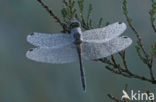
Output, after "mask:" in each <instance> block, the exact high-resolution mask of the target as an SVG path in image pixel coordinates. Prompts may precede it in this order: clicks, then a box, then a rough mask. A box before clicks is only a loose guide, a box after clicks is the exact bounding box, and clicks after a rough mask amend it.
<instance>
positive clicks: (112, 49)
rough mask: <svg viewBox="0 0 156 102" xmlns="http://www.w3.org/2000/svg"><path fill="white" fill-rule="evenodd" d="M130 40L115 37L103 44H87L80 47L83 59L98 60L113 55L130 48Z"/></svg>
mask: <svg viewBox="0 0 156 102" xmlns="http://www.w3.org/2000/svg"><path fill="white" fill-rule="evenodd" d="M131 43H132V40H131V39H130V38H128V37H117V38H115V39H112V40H110V41H108V42H105V43H88V42H84V43H83V45H82V55H83V57H84V59H87V60H88V59H99V58H104V57H107V56H110V55H112V54H115V53H117V52H119V51H122V50H124V49H125V48H127V47H128V46H130V45H131Z"/></svg>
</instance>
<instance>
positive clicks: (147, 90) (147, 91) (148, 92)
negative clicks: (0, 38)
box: [146, 89, 154, 102]
mask: <svg viewBox="0 0 156 102" xmlns="http://www.w3.org/2000/svg"><path fill="white" fill-rule="evenodd" d="M146 93H147V94H148V97H150V91H149V89H146ZM151 102H154V100H151Z"/></svg>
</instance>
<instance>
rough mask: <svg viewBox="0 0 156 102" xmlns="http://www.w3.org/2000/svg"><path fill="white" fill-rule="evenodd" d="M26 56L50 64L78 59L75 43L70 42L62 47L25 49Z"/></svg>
mask: <svg viewBox="0 0 156 102" xmlns="http://www.w3.org/2000/svg"><path fill="white" fill-rule="evenodd" d="M26 56H27V58H29V59H31V60H34V61H37V62H45V63H52V64H63V63H70V62H75V61H78V55H77V51H76V48H75V45H73V44H71V45H68V46H65V47H62V48H47V47H45V48H40V47H38V48H33V49H30V50H29V51H27V53H26Z"/></svg>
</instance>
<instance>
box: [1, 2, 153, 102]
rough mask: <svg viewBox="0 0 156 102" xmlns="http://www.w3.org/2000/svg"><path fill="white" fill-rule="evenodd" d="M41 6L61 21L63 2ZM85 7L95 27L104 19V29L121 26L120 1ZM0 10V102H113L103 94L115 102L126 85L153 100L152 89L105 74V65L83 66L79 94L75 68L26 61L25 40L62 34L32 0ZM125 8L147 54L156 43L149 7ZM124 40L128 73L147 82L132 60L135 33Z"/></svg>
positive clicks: (144, 4) (132, 4)
mask: <svg viewBox="0 0 156 102" xmlns="http://www.w3.org/2000/svg"><path fill="white" fill-rule="evenodd" d="M44 1H46V3H47V4H48V5H49V7H50V8H51V9H52V10H53V11H54V12H55V14H56V15H58V16H59V17H61V13H60V10H61V8H62V0H44ZM89 3H92V4H93V6H94V10H93V13H92V18H93V20H94V24H97V22H96V21H97V20H98V19H99V17H103V18H104V24H103V25H105V23H106V22H110V23H113V22H116V21H123V22H126V20H125V18H124V16H123V11H122V9H121V6H122V0H85V4H86V6H88V4H89ZM0 7H1V9H0V102H112V101H111V100H110V99H109V98H108V97H107V94H108V93H111V94H113V95H114V96H116V97H118V98H119V99H120V97H121V96H122V90H123V89H124V87H125V84H128V87H129V89H133V90H135V91H136V92H137V90H141V91H142V92H145V90H146V89H147V88H148V89H150V90H151V91H152V92H155V95H156V87H155V86H156V85H152V84H150V83H148V82H143V81H140V80H137V79H128V78H124V77H122V76H119V75H116V74H113V73H111V72H110V71H108V70H106V69H105V64H104V63H101V62H95V61H88V62H85V63H84V66H85V71H86V78H87V92H86V93H84V92H83V91H82V88H81V82H80V73H79V64H78V63H70V64H63V65H53V64H45V63H37V62H34V61H31V60H29V59H27V58H26V57H25V53H26V51H27V50H28V49H29V48H31V47H32V46H31V45H30V44H28V43H27V42H26V36H27V35H28V34H30V33H32V32H42V33H58V32H60V30H61V27H60V26H59V25H58V24H57V23H56V22H55V20H53V19H52V17H50V16H49V14H48V13H47V12H46V11H45V9H43V8H42V7H41V5H40V4H39V3H38V2H37V0H0ZM128 7H129V15H130V16H131V17H132V18H133V24H134V25H135V27H136V29H137V30H138V32H140V34H141V36H142V38H143V42H144V44H145V48H146V49H149V48H150V47H151V44H153V43H154V41H156V37H155V36H156V34H155V33H154V32H153V29H152V27H151V24H150V16H149V14H148V12H149V9H151V2H150V1H148V0H129V1H128ZM123 35H128V36H129V37H131V38H132V39H133V45H131V46H130V47H129V48H128V49H127V61H128V66H129V68H130V70H131V71H132V72H134V73H137V74H140V75H144V76H147V77H150V76H149V72H148V69H147V67H146V66H145V65H144V64H143V63H142V62H141V61H140V59H139V58H138V56H137V54H136V51H135V47H134V46H135V45H136V38H135V35H134V33H133V32H132V31H131V30H130V28H129V27H128V29H127V30H126V32H124V34H123ZM154 67H156V64H155V65H154ZM154 72H155V73H156V69H155V68H154ZM155 76H156V75H155Z"/></svg>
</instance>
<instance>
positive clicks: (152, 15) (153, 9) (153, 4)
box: [149, 0, 156, 33]
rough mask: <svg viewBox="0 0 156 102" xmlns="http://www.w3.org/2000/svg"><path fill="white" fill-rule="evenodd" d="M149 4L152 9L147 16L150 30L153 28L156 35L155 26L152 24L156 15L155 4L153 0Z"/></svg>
mask: <svg viewBox="0 0 156 102" xmlns="http://www.w3.org/2000/svg"><path fill="white" fill-rule="evenodd" d="M151 2H152V9H151V10H150V11H149V14H150V19H151V25H152V28H153V30H154V32H155V33H156V26H155V24H154V22H155V17H154V15H155V13H156V2H155V1H154V0H151Z"/></svg>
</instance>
